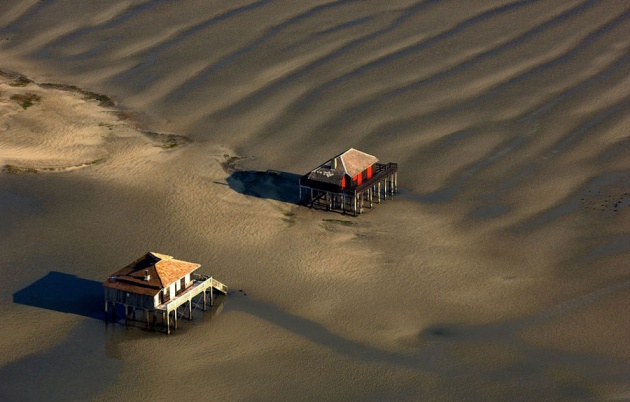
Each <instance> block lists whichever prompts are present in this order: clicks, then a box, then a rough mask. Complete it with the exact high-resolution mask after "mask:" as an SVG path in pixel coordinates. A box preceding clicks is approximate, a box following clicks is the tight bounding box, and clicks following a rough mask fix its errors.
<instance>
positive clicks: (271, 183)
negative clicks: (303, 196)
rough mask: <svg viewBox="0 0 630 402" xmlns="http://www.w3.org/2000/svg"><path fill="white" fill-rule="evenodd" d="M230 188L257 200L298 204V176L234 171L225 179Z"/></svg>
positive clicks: (271, 171) (267, 172)
mask: <svg viewBox="0 0 630 402" xmlns="http://www.w3.org/2000/svg"><path fill="white" fill-rule="evenodd" d="M227 183H228V185H229V186H230V188H231V189H232V190H234V191H236V192H238V193H241V194H245V195H251V196H253V197H258V198H268V199H271V200H276V201H281V202H287V203H291V204H297V203H298V201H299V200H298V197H299V194H298V192H299V187H300V175H297V174H295V173H287V172H279V171H276V170H267V171H266V172H262V171H256V170H244V171H236V172H234V173H232V174H231V175H230V177H228V178H227Z"/></svg>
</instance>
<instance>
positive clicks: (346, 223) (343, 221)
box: [322, 219, 354, 226]
mask: <svg viewBox="0 0 630 402" xmlns="http://www.w3.org/2000/svg"><path fill="white" fill-rule="evenodd" d="M322 221H323V222H327V223H334V224H337V225H343V226H352V225H354V222H352V221H346V220H343V219H322Z"/></svg>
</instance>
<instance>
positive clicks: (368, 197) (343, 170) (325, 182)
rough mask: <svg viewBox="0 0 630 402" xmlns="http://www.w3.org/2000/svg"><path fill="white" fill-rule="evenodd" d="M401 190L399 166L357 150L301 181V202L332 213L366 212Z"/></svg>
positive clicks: (312, 172) (348, 151) (336, 159)
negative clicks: (365, 208) (384, 162)
mask: <svg viewBox="0 0 630 402" xmlns="http://www.w3.org/2000/svg"><path fill="white" fill-rule="evenodd" d="M397 191H398V164H396V163H387V164H382V163H379V161H378V159H377V158H376V157H375V156H372V155H369V154H366V153H365V152H361V151H358V150H356V149H354V148H350V149H349V150H347V151H345V152H343V153H341V154H339V155H337V156H335V157H334V158H332V159H330V160H328V161H327V162H326V163H324V164H322V165H320V166H318V167H317V168H315V169H313V170H312V171H310V172H309V173H307V174H306V175H304V176H302V177H301V178H300V193H299V200H300V202H301V203H304V204H306V205H309V206H311V207H320V208H321V207H324V208H325V209H326V210H329V211H341V212H344V213H346V212H352V213H353V214H354V215H357V213H362V212H363V207H364V204H365V203H367V204H369V207H370V208H372V205H373V202H374V201H375V200H376V202H378V203H379V204H380V202H381V198H383V199H387V196H388V195H389V196H390V197H391V196H393V195H394V194H395V193H396V192H397Z"/></svg>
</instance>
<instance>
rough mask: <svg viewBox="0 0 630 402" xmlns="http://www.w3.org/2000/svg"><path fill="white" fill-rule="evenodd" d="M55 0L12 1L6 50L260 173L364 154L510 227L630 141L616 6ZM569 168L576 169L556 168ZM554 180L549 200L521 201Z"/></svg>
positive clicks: (590, 2) (3, 30)
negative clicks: (558, 186)
mask: <svg viewBox="0 0 630 402" xmlns="http://www.w3.org/2000/svg"><path fill="white" fill-rule="evenodd" d="M67 7H77V6H76V5H73V6H71V5H68V4H66V3H64V2H55V1H46V2H35V1H31V2H13V3H11V4H10V6H9V7H8V10H9V11H8V12H7V13H6V15H5V16H4V18H3V19H2V20H1V22H2V25H0V36H2V41H1V42H0V46H1V47H2V50H3V51H4V52H7V53H8V54H11V53H12V52H14V53H15V54H16V55H19V56H21V57H26V58H31V59H33V60H44V61H46V62H48V63H54V64H55V65H57V66H58V69H59V71H63V73H60V78H62V79H63V78H64V77H66V78H68V79H69V77H71V76H72V79H73V80H74V81H76V80H77V79H78V80H81V77H82V76H83V77H86V78H85V80H86V82H85V84H86V85H90V86H91V87H92V88H96V89H98V90H100V91H102V92H106V93H111V94H113V95H115V96H117V97H119V98H120V99H125V100H126V102H127V103H128V105H126V106H130V107H134V108H137V109H140V110H143V111H147V112H148V113H151V114H153V115H159V116H168V117H167V119H168V120H169V121H172V122H173V124H174V126H177V125H178V124H179V125H183V126H186V128H187V131H189V132H191V135H193V136H196V137H201V138H208V139H212V140H216V141H218V142H228V143H229V144H231V145H232V146H234V147H238V148H240V149H243V150H247V152H248V153H250V154H260V153H263V152H268V151H270V150H274V152H273V154H275V155H278V156H277V157H276V158H275V159H274V160H270V161H268V163H269V166H270V167H271V166H273V167H275V168H285V169H287V170H292V171H297V172H300V171H304V170H306V169H309V168H310V167H312V166H313V165H315V164H317V163H318V162H319V161H320V160H322V159H323V158H325V157H327V155H330V154H331V153H335V152H337V151H339V150H340V149H344V148H347V147H350V146H355V147H358V148H363V149H367V150H369V151H372V152H374V153H377V154H379V155H380V156H381V157H382V158H384V159H390V160H398V161H399V162H401V163H402V164H403V166H404V167H405V168H404V169H403V173H402V175H403V176H402V181H403V183H404V187H405V188H406V190H408V192H409V194H411V195H410V196H411V197H412V198H414V199H416V200H418V201H420V202H427V203H457V204H458V205H459V206H460V207H461V208H462V210H464V211H466V214H467V216H474V217H477V218H480V219H481V218H483V219H486V220H487V219H491V218H496V217H498V216H502V217H505V215H506V214H512V215H511V216H512V220H511V225H510V226H512V227H513V228H514V229H518V228H519V227H521V225H525V226H524V227H532V226H531V222H535V221H536V219H539V218H536V217H538V216H548V215H549V211H551V210H553V209H554V208H558V207H561V206H562V205H564V204H571V203H572V202H574V201H575V200H576V197H579V191H580V189H581V188H584V187H585V186H587V183H588V182H589V181H590V180H592V179H593V178H595V177H597V176H599V175H602V174H609V173H611V172H620V171H625V170H627V169H628V165H627V158H623V152H615V149H617V147H618V146H622V147H623V146H625V147H627V136H628V134H627V130H624V129H623V127H627V115H628V100H627V96H628V65H629V63H628V61H629V60H628V57H629V54H628V47H629V45H630V39H628V38H630V35H628V33H629V32H630V22H629V20H628V17H630V8H629V6H628V4H627V3H625V2H606V3H604V2H598V1H594V0H586V1H577V0H563V1H557V2H553V3H552V4H551V3H549V2H543V1H538V0H521V1H482V2H479V3H478V4H476V5H475V6H474V7H473V6H462V5H461V4H459V3H456V2H451V1H445V0H425V1H404V0H398V1H391V2H387V3H386V4H380V3H379V4H378V5H376V4H372V3H371V2H363V1H357V0H335V1H310V2H298V3H296V4H293V3H290V2H283V1H271V0H257V1H236V2H203V1H199V0H196V1H195V0H186V1H182V2H177V3H174V2H169V1H121V2H118V3H117V4H116V5H112V4H104V3H99V4H96V5H90V6H89V7H90V13H89V17H88V18H85V19H81V20H77V17H76V15H77V13H69V12H64V11H65V10H67ZM79 7H80V6H79ZM86 7H87V6H86ZM191 8H195V9H196V10H198V11H197V12H195V13H194V15H192V17H191V14H190V13H189V12H188V10H189V9H191ZM50 13H55V14H56V15H59V18H58V19H56V20H55V22H54V23H52V24H51V22H50V20H49V19H45V18H44V17H45V16H46V15H49V14H50ZM43 21H46V23H43ZM436 21H439V23H436ZM576 27H579V29H577V28H576ZM103 65H107V66H109V67H108V68H107V70H104V71H106V72H104V73H103V74H102V75H98V74H97V75H96V76H97V77H99V78H98V79H97V80H96V81H95V80H94V76H95V75H94V73H93V72H94V71H95V70H98V69H100V68H101V66H103ZM66 74H67V75H66ZM88 76H89V77H90V79H89V80H88V78H87V77H88ZM566 116H571V118H570V119H567V118H566ZM191 122H192V128H191ZM568 122H570V123H568ZM209 128H210V129H209ZM287 139H288V140H287ZM303 149H309V150H311V152H310V153H309V154H307V155H304V152H300V151H299V150H303ZM587 149H588V151H587ZM438 152H439V155H440V156H439V157H438V156H436V155H437V154H438ZM280 155H282V156H280ZM604 155H610V156H611V157H604ZM572 158H578V159H579V160H581V161H582V163H581V164H580V166H579V167H576V168H574V169H568V167H567V166H564V162H563V161H566V160H569V159H572ZM559 171H561V172H562V173H563V174H564V175H565V177H564V179H565V185H563V186H562V187H563V189H562V191H560V192H559V193H558V194H557V195H556V199H555V200H554V201H553V202H550V203H549V204H550V205H547V206H546V207H545V208H544V209H542V210H541V209H532V208H529V207H527V206H526V205H523V201H521V200H522V196H523V192H525V191H527V192H529V193H530V194H537V193H539V192H541V191H543V187H544V186H542V185H540V186H539V185H538V184H537V183H540V182H541V180H540V178H541V177H545V176H547V175H549V174H553V173H554V172H559ZM479 199H482V200H483V202H485V203H486V204H485V205H484V206H482V207H481V208H476V207H475V208H472V207H467V204H469V203H470V201H471V200H479ZM490 211H493V212H490ZM524 222H530V223H524Z"/></svg>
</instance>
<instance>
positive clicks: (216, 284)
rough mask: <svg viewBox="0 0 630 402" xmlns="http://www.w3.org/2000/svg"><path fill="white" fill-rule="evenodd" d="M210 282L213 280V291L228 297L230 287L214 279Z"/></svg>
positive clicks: (211, 284)
mask: <svg viewBox="0 0 630 402" xmlns="http://www.w3.org/2000/svg"><path fill="white" fill-rule="evenodd" d="M210 280H211V283H210V286H211V287H212V289H214V290H217V291H218V292H221V293H223V294H224V295H227V293H228V287H227V286H226V285H224V284H222V283H221V282H219V281H217V280H216V279H214V278H210Z"/></svg>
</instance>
